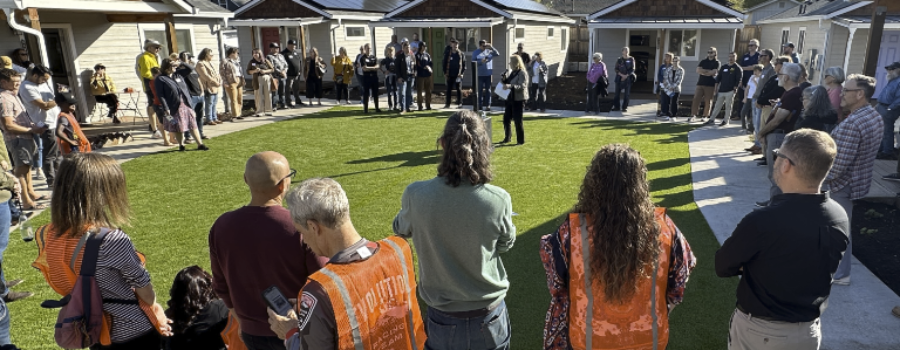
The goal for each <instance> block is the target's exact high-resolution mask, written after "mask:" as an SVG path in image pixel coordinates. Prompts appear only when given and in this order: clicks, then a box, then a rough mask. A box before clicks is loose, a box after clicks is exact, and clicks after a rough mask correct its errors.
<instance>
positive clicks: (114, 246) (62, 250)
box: [32, 153, 172, 350]
mask: <svg viewBox="0 0 900 350" xmlns="http://www.w3.org/2000/svg"><path fill="white" fill-rule="evenodd" d="M56 184H57V185H58V186H54V187H55V188H56V190H55V191H54V193H53V199H52V200H51V202H50V214H51V216H50V220H51V223H50V224H49V225H46V226H43V227H41V228H40V229H39V230H38V233H37V235H36V237H35V241H37V245H38V258H37V259H36V260H35V262H34V263H33V264H32V266H34V267H35V268H37V269H38V270H39V271H40V272H41V273H42V274H43V275H44V279H45V280H46V281H47V283H48V284H50V287H51V288H53V290H54V291H56V293H58V294H59V295H60V296H64V295H67V294H69V293H70V292H71V291H72V288H73V287H74V286H75V281H76V278H77V276H78V273H79V271H80V270H81V265H82V255H83V254H84V249H81V250H78V249H77V248H78V247H80V246H81V244H79V242H80V241H82V240H84V239H87V238H88V237H91V236H93V237H95V238H99V239H102V243H101V245H100V251H99V255H98V258H97V262H96V263H97V270H96V274H95V278H96V281H97V286H98V287H99V289H100V295H101V296H102V297H103V311H104V314H105V315H106V316H108V317H105V318H104V322H103V328H102V331H101V338H100V340H101V342H100V343H101V344H97V345H95V346H92V347H91V349H94V350H97V349H101V350H111V349H129V350H142V349H148V350H150V349H153V350H158V349H159V344H160V340H161V336H171V335H172V328H171V327H170V326H169V320H168V319H166V316H165V314H164V313H163V309H162V307H161V306H160V305H159V304H157V302H156V293H154V291H153V285H152V284H150V273H149V272H147V270H146V269H145V268H144V256H143V255H142V254H140V253H138V252H137V250H135V247H134V244H132V242H131V238H130V237H128V235H127V234H125V232H124V231H122V229H121V227H123V226H127V225H128V222H129V219H130V218H131V209H130V206H129V203H128V192H127V187H126V185H125V173H123V172H122V168H121V167H119V164H118V163H116V161H115V159H113V158H112V157H110V156H107V155H104V154H101V153H77V154H74V155H73V156H71V157H68V158H65V159H64V160H63V162H62V164H61V165H60V167H59V171H58V173H57V177H56ZM73 257H74V259H73ZM72 262H74V264H72Z"/></svg>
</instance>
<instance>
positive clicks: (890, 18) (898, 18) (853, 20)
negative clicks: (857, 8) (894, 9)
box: [835, 15, 900, 24]
mask: <svg viewBox="0 0 900 350" xmlns="http://www.w3.org/2000/svg"><path fill="white" fill-rule="evenodd" d="M835 20H837V21H841V22H844V23H846V24H857V23H866V24H868V23H872V16H837V17H835ZM884 23H885V24H892V23H900V15H887V16H885V17H884Z"/></svg>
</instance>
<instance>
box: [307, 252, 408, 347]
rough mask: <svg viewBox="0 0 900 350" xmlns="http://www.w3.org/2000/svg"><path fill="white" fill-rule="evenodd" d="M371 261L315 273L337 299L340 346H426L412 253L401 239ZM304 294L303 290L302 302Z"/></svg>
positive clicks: (333, 301)
mask: <svg viewBox="0 0 900 350" xmlns="http://www.w3.org/2000/svg"><path fill="white" fill-rule="evenodd" d="M377 244H378V249H377V250H376V251H375V253H373V254H372V256H371V257H369V258H368V259H366V260H361V261H356V262H352V263H346V264H328V265H326V266H325V267H323V268H322V269H321V270H319V271H317V272H316V273H314V274H312V275H311V276H309V279H310V280H313V281H316V282H319V284H321V285H322V288H323V289H324V290H325V292H326V293H327V294H328V298H329V299H331V307H332V309H334V317H335V321H336V323H337V335H338V349H340V350H420V349H425V327H424V325H423V323H422V313H421V311H419V301H418V299H417V298H416V273H415V271H414V270H413V260H412V251H411V250H410V248H409V244H408V243H406V241H405V240H403V239H402V238H400V237H396V236H392V237H388V238H385V239H383V240H381V241H378V242H377ZM302 297H303V295H302V291H301V293H300V295H298V296H297V300H301V298H302Z"/></svg>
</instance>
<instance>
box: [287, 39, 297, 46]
mask: <svg viewBox="0 0 900 350" xmlns="http://www.w3.org/2000/svg"><path fill="white" fill-rule="evenodd" d="M288 45H297V40H294V39H291V40H288Z"/></svg>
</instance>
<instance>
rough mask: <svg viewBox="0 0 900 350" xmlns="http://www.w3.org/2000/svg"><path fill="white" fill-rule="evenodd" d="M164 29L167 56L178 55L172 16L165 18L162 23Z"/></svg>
mask: <svg viewBox="0 0 900 350" xmlns="http://www.w3.org/2000/svg"><path fill="white" fill-rule="evenodd" d="M164 23H165V27H166V41H167V42H168V47H167V48H168V49H169V54H173V53H174V54H178V39H177V37H176V36H175V17H174V16H172V14H169V15H168V16H166V19H165V21H164Z"/></svg>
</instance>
